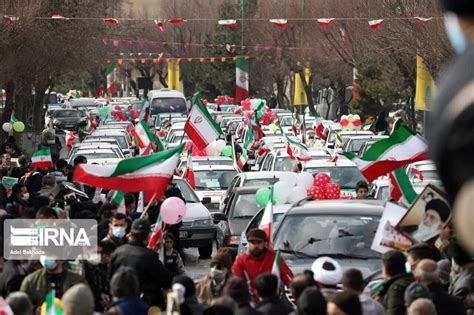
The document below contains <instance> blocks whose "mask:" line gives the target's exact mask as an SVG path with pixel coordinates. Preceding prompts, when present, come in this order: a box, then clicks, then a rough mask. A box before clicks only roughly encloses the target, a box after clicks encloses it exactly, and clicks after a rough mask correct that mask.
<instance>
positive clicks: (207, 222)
mask: <svg viewBox="0 0 474 315" xmlns="http://www.w3.org/2000/svg"><path fill="white" fill-rule="evenodd" d="M209 225H211V219H205V220H196V221H194V224H193V226H209Z"/></svg>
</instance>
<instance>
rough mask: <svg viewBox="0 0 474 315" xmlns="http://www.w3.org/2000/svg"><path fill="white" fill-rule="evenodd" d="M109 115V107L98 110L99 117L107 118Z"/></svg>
mask: <svg viewBox="0 0 474 315" xmlns="http://www.w3.org/2000/svg"><path fill="white" fill-rule="evenodd" d="M109 113H110V108H109V106H104V107H101V108H99V115H100V117H104V118H105V117H107V116H108V115H109Z"/></svg>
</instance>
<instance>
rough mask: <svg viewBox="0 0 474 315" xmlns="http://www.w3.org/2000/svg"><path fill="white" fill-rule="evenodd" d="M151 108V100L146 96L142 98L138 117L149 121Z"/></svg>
mask: <svg viewBox="0 0 474 315" xmlns="http://www.w3.org/2000/svg"><path fill="white" fill-rule="evenodd" d="M149 109H150V102H149V101H148V99H147V98H144V99H143V100H142V107H141V109H140V115H139V117H138V118H139V119H140V120H144V121H145V122H148V115H149Z"/></svg>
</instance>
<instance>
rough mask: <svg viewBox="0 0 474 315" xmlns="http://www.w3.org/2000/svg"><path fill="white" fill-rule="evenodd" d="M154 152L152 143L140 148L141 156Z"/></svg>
mask: <svg viewBox="0 0 474 315" xmlns="http://www.w3.org/2000/svg"><path fill="white" fill-rule="evenodd" d="M152 153H153V150H152V148H151V143H150V144H149V145H147V146H146V147H144V148H140V149H139V154H140V156H145V155H150V154H152Z"/></svg>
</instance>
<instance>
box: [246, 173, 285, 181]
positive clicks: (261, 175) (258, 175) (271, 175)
mask: <svg viewBox="0 0 474 315" xmlns="http://www.w3.org/2000/svg"><path fill="white" fill-rule="evenodd" d="M287 173H291V172H272V171H263V172H262V171H260V172H244V173H240V174H239V175H240V176H242V177H243V178H245V179H247V180H248V179H260V178H275V177H280V176H281V175H282V174H287Z"/></svg>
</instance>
